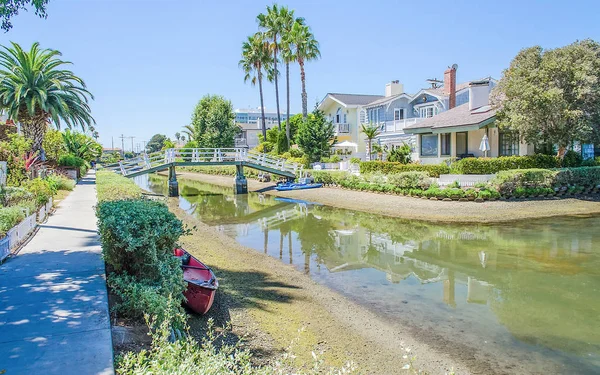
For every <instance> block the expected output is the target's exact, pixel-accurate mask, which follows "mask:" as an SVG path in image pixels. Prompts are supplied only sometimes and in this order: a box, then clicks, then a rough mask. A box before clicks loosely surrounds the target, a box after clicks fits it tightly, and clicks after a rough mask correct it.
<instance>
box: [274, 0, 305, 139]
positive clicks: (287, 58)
mask: <svg viewBox="0 0 600 375" xmlns="http://www.w3.org/2000/svg"><path fill="white" fill-rule="evenodd" d="M285 9H286V10H287V7H286V8H285ZM281 17H282V25H283V29H282V34H281V46H280V49H281V57H282V58H283V62H285V86H286V104H287V107H286V115H287V116H286V127H285V135H286V138H287V141H288V148H289V147H291V146H292V139H291V138H292V136H291V126H290V63H292V62H295V61H296V58H295V56H296V55H295V54H294V53H293V52H292V49H291V45H290V43H289V37H288V35H289V33H290V32H291V30H292V26H293V25H294V23H296V22H297V23H300V24H304V18H301V17H298V18H294V10H287V13H285V14H283V13H282V15H281Z"/></svg>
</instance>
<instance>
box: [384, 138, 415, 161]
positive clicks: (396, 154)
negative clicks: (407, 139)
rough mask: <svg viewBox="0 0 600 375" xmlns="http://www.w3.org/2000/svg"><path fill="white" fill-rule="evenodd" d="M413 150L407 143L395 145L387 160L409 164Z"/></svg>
mask: <svg viewBox="0 0 600 375" xmlns="http://www.w3.org/2000/svg"><path fill="white" fill-rule="evenodd" d="M411 153H412V150H411V149H410V146H409V145H407V144H406V143H405V144H403V145H402V146H399V147H394V148H393V149H392V151H390V153H389V154H388V157H387V160H388V161H390V162H398V163H401V164H409V163H410V162H412V160H411Z"/></svg>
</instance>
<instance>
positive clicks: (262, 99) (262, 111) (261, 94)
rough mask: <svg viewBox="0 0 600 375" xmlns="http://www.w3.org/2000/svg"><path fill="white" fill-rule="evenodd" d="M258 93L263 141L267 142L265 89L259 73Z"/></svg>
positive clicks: (259, 72)
mask: <svg viewBox="0 0 600 375" xmlns="http://www.w3.org/2000/svg"><path fill="white" fill-rule="evenodd" d="M258 91H259V92H260V112H261V116H262V136H263V140H264V141H265V142H266V141H267V124H266V122H265V103H264V98H263V89H262V72H261V71H260V70H259V71H258Z"/></svg>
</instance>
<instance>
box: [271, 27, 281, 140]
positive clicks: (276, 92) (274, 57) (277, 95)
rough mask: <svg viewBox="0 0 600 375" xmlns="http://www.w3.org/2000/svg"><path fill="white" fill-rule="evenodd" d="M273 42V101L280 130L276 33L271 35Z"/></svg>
mask: <svg viewBox="0 0 600 375" xmlns="http://www.w3.org/2000/svg"><path fill="white" fill-rule="evenodd" d="M273 44H274V45H275V48H273V68H274V69H275V103H276V104H277V125H278V126H279V131H281V113H280V112H279V83H278V82H279V79H278V78H277V76H278V75H279V72H278V71H277V35H275V36H274V37H273Z"/></svg>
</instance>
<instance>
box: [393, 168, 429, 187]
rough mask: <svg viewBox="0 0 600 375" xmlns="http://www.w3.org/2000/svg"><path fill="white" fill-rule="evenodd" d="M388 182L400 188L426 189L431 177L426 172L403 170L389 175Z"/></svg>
mask: <svg viewBox="0 0 600 375" xmlns="http://www.w3.org/2000/svg"><path fill="white" fill-rule="evenodd" d="M388 182H389V183H390V184H392V185H394V186H396V187H398V188H400V189H421V190H427V189H429V186H430V185H431V178H430V177H429V175H428V173H427V172H403V173H396V174H391V175H389V176H388Z"/></svg>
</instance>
